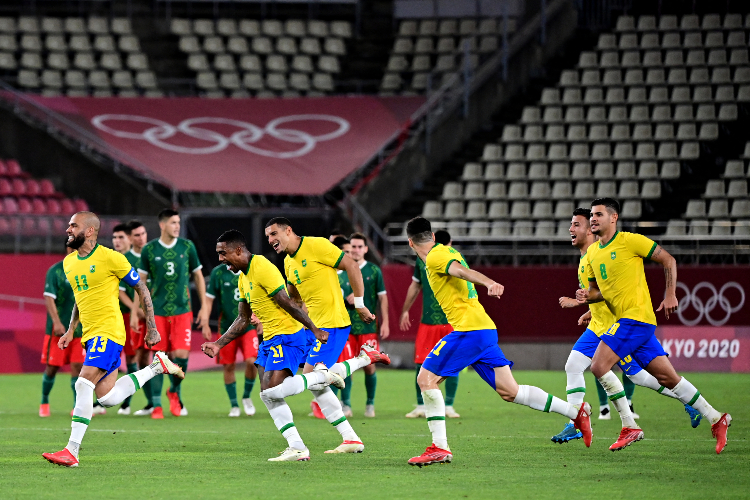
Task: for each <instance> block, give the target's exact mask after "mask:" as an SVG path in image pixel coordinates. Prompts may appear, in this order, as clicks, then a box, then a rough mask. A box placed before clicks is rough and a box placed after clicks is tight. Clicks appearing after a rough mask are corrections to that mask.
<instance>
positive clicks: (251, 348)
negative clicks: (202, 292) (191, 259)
mask: <svg viewBox="0 0 750 500" xmlns="http://www.w3.org/2000/svg"><path fill="white" fill-rule="evenodd" d="M239 277H240V271H237V272H234V271H230V270H229V268H228V267H227V266H225V265H223V264H219V265H218V266H216V267H214V268H213V270H212V271H211V276H210V277H209V279H208V286H207V287H206V307H205V308H204V309H203V313H204V314H206V315H208V314H210V313H211V308H212V307H213V303H214V299H216V298H218V299H219V308H220V312H219V330H220V331H221V332H222V333H224V332H226V331H227V330H228V329H229V327H230V326H231V325H232V323H234V320H236V319H237V314H238V312H237V311H238V307H239V303H240V300H241V299H242V295H240V289H239V288H238V281H239ZM202 323H203V333H208V334H209V335H210V334H211V327H209V326H208V318H203V320H202ZM238 350H239V351H241V352H242V358H243V359H244V361H245V389H244V393H243V394H242V406H243V407H244V409H245V415H248V416H252V415H255V406H254V405H253V400H252V399H251V398H250V393H251V392H252V390H253V386H254V385H255V377H257V375H258V369H257V368H256V367H255V360H256V359H257V357H258V335H257V331H256V330H255V328H254V327H253V328H250V330H248V331H247V333H246V334H245V335H242V336H241V337H239V338H237V339H235V340H233V341H232V342H230V343H229V344H227V346H226V347H224V349H222V350H221V352H219V355H218V356H217V357H216V362H217V363H219V364H221V365H223V366H224V387H225V388H226V390H227V395H228V396H229V403H230V404H231V405H232V409H231V410H230V411H229V416H230V417H239V416H240V406H239V404H238V403H237V379H236V377H235V374H234V370H235V363H234V362H235V359H236V358H237V351H238Z"/></svg>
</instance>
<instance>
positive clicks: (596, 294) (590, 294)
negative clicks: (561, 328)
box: [576, 278, 604, 305]
mask: <svg viewBox="0 0 750 500" xmlns="http://www.w3.org/2000/svg"><path fill="white" fill-rule="evenodd" d="M603 300H604V297H603V296H602V292H601V291H600V290H599V285H597V284H596V280H594V279H590V278H589V288H588V289H586V288H579V289H578V290H576V301H577V302H578V303H579V304H581V305H583V304H594V303H596V302H601V301H603Z"/></svg>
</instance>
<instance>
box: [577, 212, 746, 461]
mask: <svg viewBox="0 0 750 500" xmlns="http://www.w3.org/2000/svg"><path fill="white" fill-rule="evenodd" d="M619 213H620V205H619V203H617V201H615V200H613V199H612V198H600V199H596V200H594V201H592V202H591V232H592V233H593V234H595V235H597V236H599V243H597V244H594V245H591V247H589V250H588V252H587V254H588V258H587V262H586V273H587V278H588V281H589V287H590V288H588V289H586V288H579V289H578V290H576V299H577V300H578V302H579V303H582V304H583V303H587V304H592V303H596V302H600V301H602V300H604V301H606V303H607V305H608V306H609V307H610V309H611V310H612V312H613V314H614V316H615V318H616V322H615V323H613V324H612V325H611V326H610V327H609V329H608V330H607V331H606V332H604V333H603V334H602V336H601V337H600V340H601V342H600V343H599V346H598V347H597V349H596V352H595V353H594V358H593V359H592V362H591V372H592V373H593V374H594V376H596V377H597V378H598V379H599V382H601V384H602V387H604V389H605V390H606V391H607V394H608V395H609V398H610V400H612V402H613V403H614V405H615V407H616V408H617V410H618V412H620V416H621V417H622V419H623V429H622V432H621V433H620V437H619V438H618V439H617V441H616V442H615V443H614V444H613V445H612V446H610V449H611V450H613V451H615V450H620V449H622V448H624V447H626V446H628V445H630V444H631V443H633V442H635V441H639V440H641V439H643V431H642V430H641V428H640V427H638V425H637V424H636V423H635V420H633V418H632V415H630V408H628V405H627V401H625V400H624V397H623V396H624V392H623V388H622V384H621V383H620V381H619V380H617V377H616V376H615V375H614V374H613V373H612V371H611V368H612V366H614V364H615V363H617V362H618V361H619V360H620V359H624V358H625V357H626V356H631V357H632V358H633V360H635V362H636V363H638V364H639V365H640V366H643V367H645V369H646V371H647V372H649V373H650V374H651V375H653V376H654V377H656V380H657V381H658V383H659V384H660V385H663V386H664V387H666V388H667V389H670V390H671V391H672V392H673V393H674V394H676V395H677V397H678V398H679V400H680V401H682V402H683V403H684V404H687V405H690V406H692V407H693V408H694V409H696V410H698V412H700V414H701V415H703V417H705V418H707V419H708V420H709V421H710V422H711V432H712V434H713V436H714V437H715V438H716V453H717V454H718V453H721V451H722V450H723V449H724V446H726V444H727V428H728V427H729V426H730V425H731V422H732V417H731V416H730V415H729V414H728V413H723V414H722V413H719V412H718V411H716V410H715V409H714V408H713V407H712V406H711V405H710V404H708V402H707V401H706V399H705V398H704V397H703V396H701V393H700V392H699V391H698V390H697V389H696V388H695V386H693V384H691V383H690V382H688V380H687V379H685V377H680V376H679V375H678V374H677V372H676V371H675V370H674V368H673V367H672V364H671V363H670V362H669V359H668V358H667V353H666V352H665V351H664V349H663V348H662V346H661V344H660V343H659V341H658V340H657V339H656V335H654V331H655V330H656V315H655V313H654V308H653V306H652V305H651V295H650V294H649V290H648V284H647V283H646V274H645V272H644V270H643V259H650V260H652V261H654V262H657V263H659V264H661V265H662V267H663V268H664V277H665V281H666V293H665V297H664V300H663V301H662V302H661V304H659V308H658V309H657V311H661V310H662V309H663V310H664V314H665V316H666V318H667V319H669V314H670V313H673V312H675V311H676V310H677V305H678V303H677V297H676V295H675V289H676V284H677V263H676V261H675V259H674V257H672V256H671V255H670V254H669V253H667V252H666V250H664V249H663V248H662V247H660V246H659V245H658V244H657V243H655V242H654V241H652V240H651V239H649V238H647V237H645V236H642V235H639V234H634V233H626V232H620V231H618V230H617V220H618V218H619Z"/></svg>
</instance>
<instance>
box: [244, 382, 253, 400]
mask: <svg viewBox="0 0 750 500" xmlns="http://www.w3.org/2000/svg"><path fill="white" fill-rule="evenodd" d="M253 386H255V379H254V378H247V377H245V390H244V391H243V393H242V399H247V398H249V397H250V393H251V392H253Z"/></svg>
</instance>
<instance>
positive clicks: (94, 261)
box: [63, 244, 133, 345]
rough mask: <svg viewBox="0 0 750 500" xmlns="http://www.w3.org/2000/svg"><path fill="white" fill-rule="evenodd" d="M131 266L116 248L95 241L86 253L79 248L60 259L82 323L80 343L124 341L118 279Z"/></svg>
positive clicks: (122, 342) (123, 343) (119, 342)
mask: <svg viewBox="0 0 750 500" xmlns="http://www.w3.org/2000/svg"><path fill="white" fill-rule="evenodd" d="M132 268H133V266H132V265H131V264H130V262H128V259H126V258H125V256H124V255H122V254H121V253H119V252H115V251H114V250H112V249H109V248H107V247H103V246H101V245H99V244H97V245H96V246H95V247H94V249H93V250H92V251H91V253H90V254H88V255H87V256H86V257H81V256H79V255H78V252H73V253H71V254H68V256H67V257H65V259H64V260H63V270H64V271H65V276H66V277H67V279H68V282H69V283H70V286H71V287H72V288H73V295H75V299H76V304H77V305H78V316H79V319H80V320H81V324H82V325H83V337H81V343H82V344H86V341H88V340H89V339H91V338H93V337H104V338H106V339H109V340H111V341H113V342H115V343H117V344H119V345H125V323H124V322H123V320H122V313H121V312H120V280H121V279H122V278H124V277H125V276H126V275H127V274H128V273H129V272H130V270H131V269H132Z"/></svg>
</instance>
